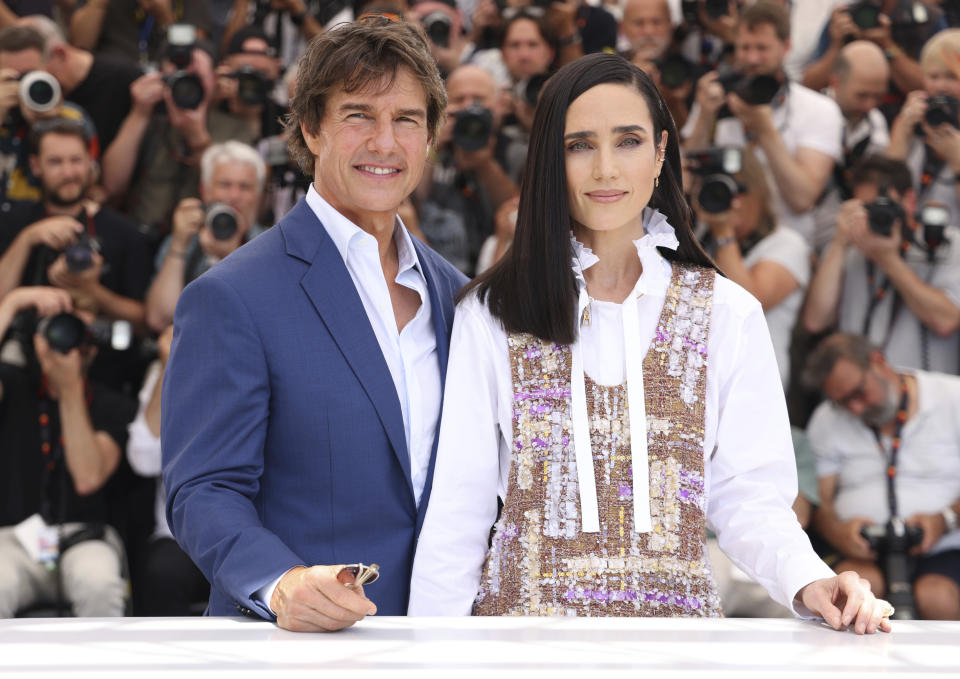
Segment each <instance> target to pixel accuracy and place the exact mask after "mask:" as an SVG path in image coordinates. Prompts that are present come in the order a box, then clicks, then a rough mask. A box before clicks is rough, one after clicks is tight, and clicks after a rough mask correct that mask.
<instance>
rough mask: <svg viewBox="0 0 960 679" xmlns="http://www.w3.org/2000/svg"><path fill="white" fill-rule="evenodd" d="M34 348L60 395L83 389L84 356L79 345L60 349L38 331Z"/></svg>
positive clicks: (46, 374)
mask: <svg viewBox="0 0 960 679" xmlns="http://www.w3.org/2000/svg"><path fill="white" fill-rule="evenodd" d="M54 318H57V317H56V316H55V317H54ZM74 318H76V317H74ZM33 350H34V352H35V353H36V356H37V361H38V362H39V363H40V369H41V370H43V374H44V376H45V377H46V378H47V380H48V381H49V382H50V384H51V386H53V387H54V389H56V391H57V392H58V393H59V394H60V395H63V394H65V393H66V392H68V391H69V390H74V391H75V390H82V389H83V357H82V356H81V354H80V350H79V348H78V347H73V348H71V349H70V350H68V351H64V352H61V351H58V350H56V349H54V348H53V347H52V346H51V345H50V342H49V341H48V340H47V337H46V336H45V335H44V334H42V333H37V334H36V335H34V336H33Z"/></svg>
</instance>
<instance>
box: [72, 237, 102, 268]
mask: <svg viewBox="0 0 960 679" xmlns="http://www.w3.org/2000/svg"><path fill="white" fill-rule="evenodd" d="M100 250H101V248H100V241H99V240H97V239H96V238H95V237H93V236H91V235H90V234H88V233H87V232H86V231H84V232H82V233H80V234H79V235H78V236H77V240H76V241H75V242H74V243H73V244H71V245H68V246H67V248H66V249H65V250H64V251H63V257H64V259H65V260H66V263H67V269H69V270H70V273H82V272H84V271H86V270H87V269H89V268H90V267H92V266H93V255H94V253H99V252H100Z"/></svg>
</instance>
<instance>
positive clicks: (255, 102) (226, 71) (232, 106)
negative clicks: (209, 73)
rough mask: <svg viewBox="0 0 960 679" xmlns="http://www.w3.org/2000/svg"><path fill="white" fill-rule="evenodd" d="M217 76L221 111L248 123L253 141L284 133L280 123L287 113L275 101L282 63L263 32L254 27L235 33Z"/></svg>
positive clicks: (217, 97) (217, 96)
mask: <svg viewBox="0 0 960 679" xmlns="http://www.w3.org/2000/svg"><path fill="white" fill-rule="evenodd" d="M216 73H217V93H216V95H215V99H216V100H217V101H218V102H219V105H220V107H221V109H223V110H224V111H226V112H227V113H229V114H230V115H231V116H234V117H236V118H239V119H241V120H243V121H245V122H246V124H247V126H248V127H249V130H250V135H251V136H252V137H253V139H261V138H262V137H264V136H270V135H274V134H278V133H279V132H280V126H279V124H278V122H277V120H278V118H279V117H280V116H281V115H282V113H283V111H281V110H279V109H278V106H277V104H276V103H275V102H274V101H273V99H272V97H271V94H272V92H273V89H274V86H275V85H276V82H277V78H278V77H279V76H280V62H279V61H278V60H277V59H276V57H274V56H273V55H272V54H271V48H270V45H269V43H268V42H267V37H266V35H264V33H263V31H261V30H260V29H258V28H253V27H250V28H245V29H242V30H240V31H238V32H237V33H235V34H234V36H233V38H232V39H231V40H230V43H229V45H228V46H227V51H226V55H225V56H224V58H223V61H222V62H221V64H220V65H219V66H218V67H217V71H216Z"/></svg>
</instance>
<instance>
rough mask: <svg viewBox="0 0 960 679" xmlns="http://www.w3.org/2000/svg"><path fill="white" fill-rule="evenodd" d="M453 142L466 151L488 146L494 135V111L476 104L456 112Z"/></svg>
mask: <svg viewBox="0 0 960 679" xmlns="http://www.w3.org/2000/svg"><path fill="white" fill-rule="evenodd" d="M453 117H454V122H453V143H454V145H455V146H459V147H460V148H462V149H463V150H464V151H479V150H480V149H482V148H486V146H487V144H489V143H490V137H491V136H492V135H493V112H491V111H490V109H488V108H484V107H483V106H479V105H477V104H474V105H472V106H470V107H468V108H465V109H463V110H462V111H457V112H456V113H455V114H454V116H453Z"/></svg>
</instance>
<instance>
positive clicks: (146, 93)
mask: <svg viewBox="0 0 960 679" xmlns="http://www.w3.org/2000/svg"><path fill="white" fill-rule="evenodd" d="M165 87H166V83H165V82H164V80H163V76H162V75H160V74H159V73H157V72H154V73H145V74H144V75H142V76H140V77H139V78H137V79H136V80H134V81H133V82H132V83H130V98H131V99H132V100H133V108H134V110H135V111H136V112H137V113H139V114H140V115H141V116H144V117H149V116H150V114H152V113H153V109H154V107H155V106H156V105H157V104H158V103H160V102H161V101H163V90H164V88H165Z"/></svg>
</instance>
